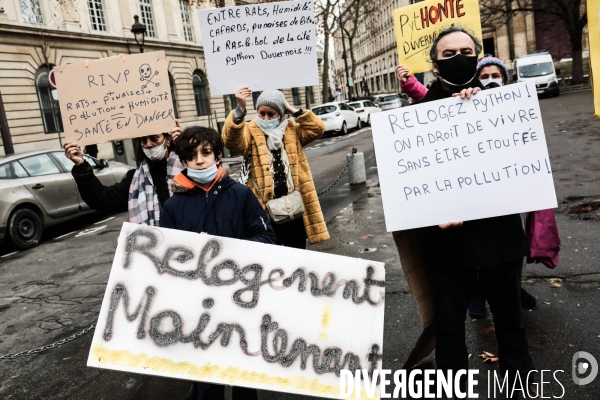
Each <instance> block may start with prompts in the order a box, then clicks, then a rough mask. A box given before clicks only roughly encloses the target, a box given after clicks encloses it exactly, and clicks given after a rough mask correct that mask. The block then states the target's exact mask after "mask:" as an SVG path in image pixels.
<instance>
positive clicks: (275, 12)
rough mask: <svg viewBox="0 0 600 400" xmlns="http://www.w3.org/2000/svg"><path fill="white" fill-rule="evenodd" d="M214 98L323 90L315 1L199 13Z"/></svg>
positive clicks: (240, 7) (200, 11) (231, 8)
mask: <svg viewBox="0 0 600 400" xmlns="http://www.w3.org/2000/svg"><path fill="white" fill-rule="evenodd" d="M198 16H199V19H200V28H201V30H202V42H203V44H204V56H205V57H206V67H207V70H208V80H209V83H210V91H211V94H212V95H222V94H230V93H235V91H236V90H237V89H238V88H240V87H241V86H250V88H252V90H254V91H260V90H266V89H281V88H287V87H300V86H314V85H318V84H319V73H318V64H317V49H316V34H315V22H314V18H315V11H314V7H313V2H312V1H286V2H279V3H266V4H256V5H247V6H239V7H227V8H218V9H207V10H199V11H198Z"/></svg>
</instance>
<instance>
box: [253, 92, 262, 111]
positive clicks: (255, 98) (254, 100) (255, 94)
mask: <svg viewBox="0 0 600 400" xmlns="http://www.w3.org/2000/svg"><path fill="white" fill-rule="evenodd" d="M261 93H262V92H252V104H254V109H255V110H256V109H257V108H256V102H257V101H258V97H259V96H260V94H261Z"/></svg>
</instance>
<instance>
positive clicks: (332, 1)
mask: <svg viewBox="0 0 600 400" xmlns="http://www.w3.org/2000/svg"><path fill="white" fill-rule="evenodd" d="M339 1H340V0H315V18H316V21H315V27H316V29H317V34H322V35H323V39H324V42H323V43H324V44H323V73H322V76H321V78H322V81H323V90H322V92H321V95H322V98H323V102H325V101H327V99H328V98H329V37H330V36H331V33H332V32H333V30H334V29H335V27H336V25H337V16H336V13H335V9H336V7H337V6H338V3H339Z"/></svg>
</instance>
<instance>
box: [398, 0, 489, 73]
mask: <svg viewBox="0 0 600 400" xmlns="http://www.w3.org/2000/svg"><path fill="white" fill-rule="evenodd" d="M451 25H460V26H462V27H465V28H467V29H469V30H471V31H472V33H473V35H475V37H477V38H478V39H479V40H482V35H481V18H480V16H479V2H478V1H477V0H426V1H421V2H418V3H415V4H411V5H408V6H406V7H402V8H399V9H396V10H394V30H395V32H396V42H397V45H398V59H399V61H400V64H402V65H405V66H407V67H408V70H409V71H410V73H411V74H416V73H419V72H425V71H429V70H431V59H430V57H429V50H430V49H431V45H432V44H433V41H434V40H435V38H436V36H437V34H438V33H439V32H440V31H441V30H442V29H444V28H447V27H449V26H451Z"/></svg>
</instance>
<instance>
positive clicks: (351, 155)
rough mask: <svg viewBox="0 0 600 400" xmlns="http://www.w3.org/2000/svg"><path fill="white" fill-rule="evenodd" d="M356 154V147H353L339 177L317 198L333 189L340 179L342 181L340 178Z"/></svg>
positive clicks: (318, 194)
mask: <svg viewBox="0 0 600 400" xmlns="http://www.w3.org/2000/svg"><path fill="white" fill-rule="evenodd" d="M356 152H357V150H356V147H353V148H352V154H350V158H349V159H348V161H347V162H346V165H345V166H344V169H343V170H342V172H341V173H340V175H339V176H338V177H337V178H336V179H335V181H333V183H332V184H331V185H329V187H328V188H327V189H325V190H323V191H322V192H319V193H317V196H322V195H324V194H325V193H327V192H329V191H330V190H331V189H333V187H334V186H335V184H336V183H338V182H339V180H340V179H342V176H344V174H345V173H346V170H347V169H348V165H350V162H351V161H352V160H353V159H354V155H355V154H356Z"/></svg>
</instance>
